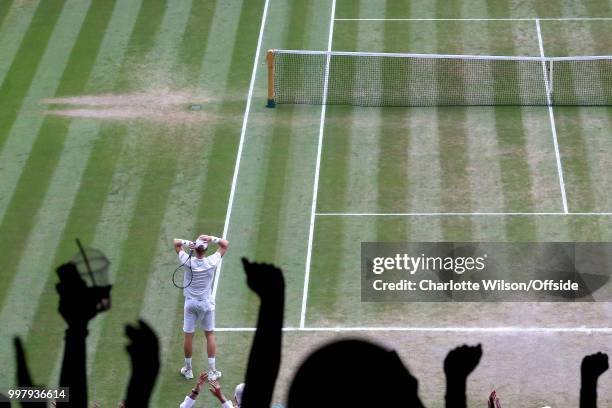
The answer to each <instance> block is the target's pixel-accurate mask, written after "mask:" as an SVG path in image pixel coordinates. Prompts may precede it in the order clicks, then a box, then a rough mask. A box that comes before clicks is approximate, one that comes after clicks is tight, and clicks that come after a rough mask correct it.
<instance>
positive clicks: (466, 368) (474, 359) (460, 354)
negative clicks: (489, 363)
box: [444, 344, 482, 408]
mask: <svg viewBox="0 0 612 408" xmlns="http://www.w3.org/2000/svg"><path fill="white" fill-rule="evenodd" d="M480 357H482V347H481V345H480V344H479V345H477V346H474V347H471V346H467V345H463V346H461V347H457V348H456V349H453V350H451V351H450V352H449V353H448V355H447V356H446V358H445V359H444V373H445V375H446V396H445V400H446V408H466V407H467V402H466V395H465V393H466V381H467V378H468V376H469V375H470V373H471V372H472V371H474V368H476V366H477V365H478V362H479V361H480Z"/></svg>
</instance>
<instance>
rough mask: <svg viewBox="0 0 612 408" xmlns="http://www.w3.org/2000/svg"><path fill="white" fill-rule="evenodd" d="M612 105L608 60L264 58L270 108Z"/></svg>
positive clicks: (272, 54) (293, 54)
mask: <svg viewBox="0 0 612 408" xmlns="http://www.w3.org/2000/svg"><path fill="white" fill-rule="evenodd" d="M277 103H278V104H328V105H357V106H445V105H450V106H452V105H458V106H474V105H519V106H520V105H543V106H546V105H574V106H590V105H612V56H590V57H589V56H586V57H506V56H478V55H438V54H389V53H358V52H339V51H331V52H327V51H296V50H270V51H268V106H270V107H273V106H275V105H276V104H277Z"/></svg>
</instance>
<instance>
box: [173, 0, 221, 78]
mask: <svg viewBox="0 0 612 408" xmlns="http://www.w3.org/2000/svg"><path fill="white" fill-rule="evenodd" d="M217 3H218V0H212V1H196V2H194V3H192V6H191V12H190V13H189V21H188V22H187V27H186V29H185V34H184V35H183V39H182V41H181V44H180V46H179V51H178V58H179V64H178V66H177V70H179V72H182V73H183V74H182V75H180V77H182V78H183V79H184V83H183V84H180V85H179V86H190V85H192V84H193V79H192V78H198V77H199V76H200V73H201V71H202V63H203V56H204V54H205V52H206V48H207V46H208V37H209V35H210V28H211V26H212V22H213V16H214V15H215V10H216V7H217Z"/></svg>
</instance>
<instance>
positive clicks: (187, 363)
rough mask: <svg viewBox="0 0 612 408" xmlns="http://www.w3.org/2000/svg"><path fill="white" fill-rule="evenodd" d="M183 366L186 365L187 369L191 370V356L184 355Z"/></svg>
mask: <svg viewBox="0 0 612 408" xmlns="http://www.w3.org/2000/svg"><path fill="white" fill-rule="evenodd" d="M185 367H187V369H188V370H191V357H189V358H187V357H185Z"/></svg>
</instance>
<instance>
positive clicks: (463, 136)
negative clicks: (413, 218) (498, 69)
mask: <svg viewBox="0 0 612 408" xmlns="http://www.w3.org/2000/svg"><path fill="white" fill-rule="evenodd" d="M460 6H461V4H460V3H459V2H458V1H455V0H453V1H442V0H437V1H436V16H437V17H439V18H441V17H446V16H453V17H456V16H459V15H460V14H461V11H460V10H461V9H460ZM437 28H438V30H437V38H438V47H439V48H442V49H444V50H447V51H449V52H452V53H458V54H461V53H463V51H464V50H463V48H462V39H463V35H464V26H463V24H462V23H461V22H444V23H443V25H441V24H438V25H437ZM448 80H449V78H448V77H446V75H445V74H444V73H443V72H442V74H441V77H440V81H448ZM436 111H437V114H438V117H437V123H438V134H439V139H438V141H439V146H438V150H439V152H440V166H441V174H440V176H441V177H442V180H441V186H442V193H443V194H442V205H443V208H444V210H445V211H458V210H461V211H464V210H465V211H467V212H470V211H471V209H472V203H471V187H470V180H469V175H468V173H467V169H468V166H469V156H468V152H467V149H468V148H469V147H468V140H467V132H468V131H469V130H468V129H466V128H465V124H466V115H467V110H466V108H465V107H456V106H454V107H438V108H436ZM441 225H442V230H443V233H444V238H445V239H447V240H451V241H452V240H466V241H469V240H471V239H472V236H473V231H472V222H471V220H470V219H464V218H453V219H448V218H447V219H443V220H441Z"/></svg>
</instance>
